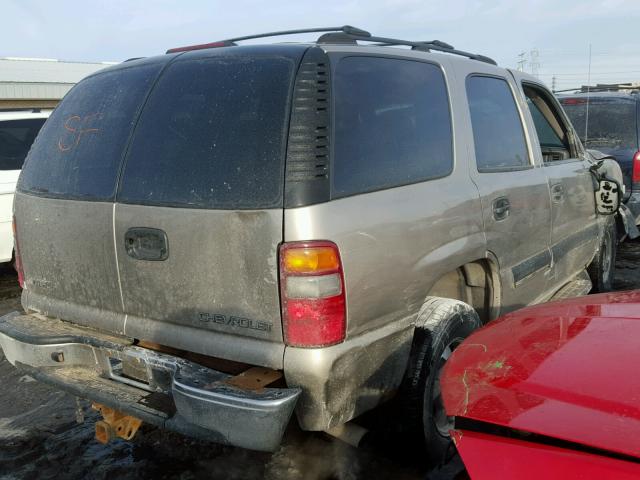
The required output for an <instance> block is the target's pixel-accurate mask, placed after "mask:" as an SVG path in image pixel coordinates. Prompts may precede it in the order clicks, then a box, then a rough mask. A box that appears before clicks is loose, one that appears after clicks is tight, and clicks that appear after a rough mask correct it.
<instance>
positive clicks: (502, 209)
mask: <svg viewBox="0 0 640 480" xmlns="http://www.w3.org/2000/svg"><path fill="white" fill-rule="evenodd" d="M510 209H511V204H510V203H509V199H508V198H507V197H499V198H496V199H495V200H494V201H493V219H494V220H496V221H498V222H499V221H500V220H504V219H505V218H507V217H508V216H509V213H510Z"/></svg>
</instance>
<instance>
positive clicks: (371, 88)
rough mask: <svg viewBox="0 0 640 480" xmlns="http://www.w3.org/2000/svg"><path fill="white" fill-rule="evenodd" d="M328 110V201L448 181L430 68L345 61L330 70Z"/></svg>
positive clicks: (438, 93) (444, 122)
mask: <svg viewBox="0 0 640 480" xmlns="http://www.w3.org/2000/svg"><path fill="white" fill-rule="evenodd" d="M334 108H335V123H334V125H335V128H334V139H335V142H334V146H335V148H334V161H333V165H332V167H333V168H332V174H331V176H332V179H333V180H332V181H333V197H334V198H335V197H344V196H348V195H354V194H358V193H364V192H369V191H374V190H381V189H384V188H391V187H396V186H400V185H407V184H411V183H417V182H421V181H424V180H428V179H433V178H438V177H443V176H446V175H448V174H450V173H451V171H452V169H453V139H452V127H451V113H450V110H449V99H448V94H447V87H446V84H445V79H444V75H443V73H442V70H441V69H440V67H438V66H437V65H433V64H430V63H424V62H416V61H411V60H399V59H392V58H380V57H365V56H363V57H346V58H344V59H342V60H341V61H340V62H339V64H338V65H337V66H336V70H335V81H334Z"/></svg>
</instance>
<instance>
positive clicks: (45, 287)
mask: <svg viewBox="0 0 640 480" xmlns="http://www.w3.org/2000/svg"><path fill="white" fill-rule="evenodd" d="M167 60H168V58H167V59H161V60H155V61H152V62H149V61H144V62H139V63H138V65H137V66H135V68H134V67H132V66H129V65H125V66H124V67H118V68H116V69H111V70H106V71H103V72H99V73H97V74H95V75H93V76H91V77H89V78H87V79H85V80H83V81H82V82H80V83H78V84H77V85H76V86H75V87H74V88H73V89H72V90H71V91H70V92H69V93H68V94H67V95H66V96H65V98H64V100H63V101H62V102H61V104H60V105H59V106H58V107H57V108H56V109H55V111H54V112H53V113H52V115H51V117H50V118H49V121H47V122H46V123H45V125H44V127H42V130H40V134H39V135H38V137H37V138H36V141H35V142H34V144H33V146H32V148H31V151H30V152H29V155H28V156H27V160H26V161H25V164H24V166H23V170H22V173H21V175H20V180H19V182H18V187H17V193H16V197H15V203H14V209H15V217H16V227H17V239H18V243H19V244H20V245H22V247H23V248H22V249H21V259H22V264H23V268H24V271H25V278H26V283H25V290H24V293H23V298H22V300H23V302H22V303H23V306H24V307H25V308H26V309H31V310H36V311H40V312H43V313H46V314H49V315H51V316H55V317H60V318H64V319H65V320H70V321H74V322H76V323H79V324H82V325H90V326H94V327H98V328H102V329H106V330H110V331H113V332H120V333H121V332H122V331H123V324H124V312H123V308H122V300H121V296H120V289H119V283H118V270H117V267H116V262H115V254H114V238H113V211H114V203H113V202H114V197H115V191H116V184H117V176H118V171H119V169H120V164H121V159H122V155H123V154H124V151H125V149H126V145H127V141H128V139H129V135H130V132H131V129H132V127H133V125H134V124H135V119H136V117H137V115H138V112H139V111H140V109H141V108H142V104H143V101H144V98H145V96H146V95H147V93H148V92H149V90H150V89H151V86H152V85H153V82H154V81H155V79H156V77H157V76H158V74H159V73H160V70H161V69H162V66H163V64H164V63H165V62H166V61H167Z"/></svg>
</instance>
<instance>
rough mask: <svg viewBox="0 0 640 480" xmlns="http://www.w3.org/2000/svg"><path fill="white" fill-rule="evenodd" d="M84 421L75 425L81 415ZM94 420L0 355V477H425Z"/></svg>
mask: <svg viewBox="0 0 640 480" xmlns="http://www.w3.org/2000/svg"><path fill="white" fill-rule="evenodd" d="M615 286H616V289H618V290H627V289H632V288H640V243H639V242H634V243H626V244H624V245H623V246H622V247H621V249H620V250H619V253H618V261H617V263H616V282H615ZM18 295H19V289H18V287H17V284H16V277H15V275H14V274H13V272H12V271H11V270H8V269H4V270H0V314H4V313H6V312H9V311H12V310H16V309H18V308H19V306H20V304H19V297H18ZM79 409H80V411H81V412H82V415H80V416H84V417H85V421H84V423H78V422H77V421H76V418H77V416H78V410H79ZM95 419H96V414H95V413H94V412H92V411H91V410H90V409H89V406H88V404H87V403H86V402H80V403H77V402H76V400H75V399H74V398H72V397H70V396H68V395H66V394H63V393H60V392H57V391H55V390H52V389H51V388H49V387H46V386H44V385H41V384H39V383H37V382H34V381H33V380H32V379H30V378H29V377H27V376H23V375H21V374H19V373H18V372H17V371H16V370H15V369H14V368H13V367H12V366H11V365H10V364H9V363H8V362H6V361H5V360H4V358H3V356H2V354H1V353H0V478H2V479H36V478H37V479H49V478H51V479H53V478H70V479H85V478H98V479H102V478H124V479H128V478H131V479H133V478H154V479H158V478H172V479H173V478H176V479H184V480H190V479H200V478H224V479H254V478H256V479H257V478H267V479H276V478H277V479H303V478H304V479H312V480H313V479H340V480H342V479H345V480H350V479H359V478H367V479H373V478H394V479H418V478H423V477H424V472H423V471H422V468H421V465H420V462H419V459H418V460H417V461H416V460H413V461H411V460H408V459H406V458H403V459H402V460H399V459H398V457H397V456H391V455H388V454H387V452H386V451H374V452H371V451H369V452H362V451H359V450H356V449H353V448H351V447H348V446H346V445H344V444H342V443H341V442H339V441H335V440H330V439H328V438H326V437H324V436H322V435H317V434H307V433H303V432H300V431H299V430H297V429H295V428H291V429H290V430H289V431H288V432H287V435H286V436H285V440H284V444H283V446H282V447H281V448H280V450H279V451H278V452H276V453H274V454H263V453H255V452H249V451H246V450H242V449H237V448H231V447H222V446H219V445H215V444H209V443H203V442H197V441H192V440H189V439H187V438H184V437H181V436H179V435H174V434H169V433H162V432H159V431H157V430H143V431H141V432H140V433H139V434H138V436H137V437H136V440H135V441H134V442H133V443H127V442H122V441H118V442H114V443H112V444H110V445H108V446H103V445H101V444H99V443H97V442H96V441H95V440H94V439H93V433H94V431H93V425H94V421H95Z"/></svg>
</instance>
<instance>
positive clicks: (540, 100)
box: [522, 84, 577, 163]
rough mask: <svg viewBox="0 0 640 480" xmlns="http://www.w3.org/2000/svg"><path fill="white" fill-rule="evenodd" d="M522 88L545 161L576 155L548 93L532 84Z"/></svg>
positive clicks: (563, 123) (565, 158) (565, 128)
mask: <svg viewBox="0 0 640 480" xmlns="http://www.w3.org/2000/svg"><path fill="white" fill-rule="evenodd" d="M522 89H523V90H524V94H525V96H526V97H527V106H528V107H529V111H530V112H531V117H532V118H533V124H534V125H535V127H536V132H537V133H538V140H539V142H540V149H541V150H542V158H543V159H544V161H545V163H547V162H553V161H560V160H567V159H569V158H572V157H576V156H577V155H573V154H572V151H571V142H570V141H569V133H568V129H567V126H566V125H565V122H564V120H563V119H562V116H561V115H560V113H559V112H558V109H557V108H556V106H555V104H554V102H552V101H551V100H550V98H549V95H548V94H547V93H545V92H544V91H543V90H542V89H540V88H537V87H534V86H533V85H528V84H523V85H522Z"/></svg>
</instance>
